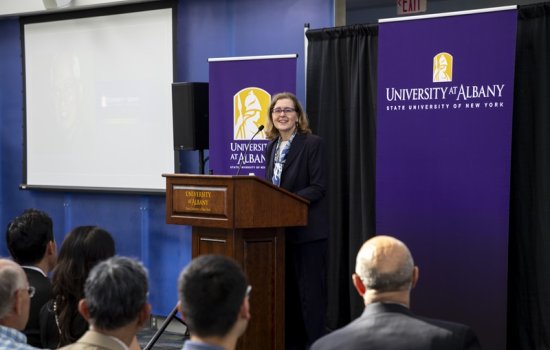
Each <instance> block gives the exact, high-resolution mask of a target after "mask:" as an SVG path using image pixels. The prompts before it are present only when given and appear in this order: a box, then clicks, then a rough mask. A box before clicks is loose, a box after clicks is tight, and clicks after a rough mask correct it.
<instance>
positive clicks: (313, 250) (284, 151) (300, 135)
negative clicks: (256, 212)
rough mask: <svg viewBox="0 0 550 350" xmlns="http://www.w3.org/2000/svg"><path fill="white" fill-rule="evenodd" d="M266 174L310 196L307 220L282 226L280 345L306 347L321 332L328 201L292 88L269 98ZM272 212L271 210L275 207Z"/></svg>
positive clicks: (314, 142) (315, 142)
mask: <svg viewBox="0 0 550 350" xmlns="http://www.w3.org/2000/svg"><path fill="white" fill-rule="evenodd" d="M268 113H269V114H268V118H267V126H266V136H267V138H268V139H269V140H271V141H270V142H269V144H268V145H267V148H266V154H265V159H266V166H265V169H266V179H267V180H268V181H270V182H272V183H273V184H274V185H276V186H279V187H281V188H284V189H285V190H288V191H290V192H293V193H295V194H297V195H299V196H301V197H303V198H305V199H307V200H309V202H310V203H309V209H308V224H307V226H305V227H289V228H287V229H286V233H287V234H286V235H285V239H286V247H285V252H286V257H285V259H286V273H285V345H286V349H287V350H291V349H300V350H303V349H306V348H309V346H311V344H312V343H313V342H314V341H315V340H316V339H318V338H319V337H321V336H322V335H324V334H325V333H326V325H325V320H326V317H325V313H326V308H327V287H326V284H327V282H326V274H327V272H326V264H327V262H326V261H327V258H326V255H327V240H328V207H327V201H326V197H325V193H326V187H327V182H326V166H327V164H326V159H325V150H324V143H323V140H322V139H321V138H320V137H319V136H317V135H313V134H312V133H311V129H310V128H309V121H308V117H307V114H306V112H305V111H304V109H303V108H302V105H301V104H300V102H299V101H298V99H297V98H296V96H295V95H294V94H291V93H289V92H283V93H279V94H276V95H274V96H273V97H272V99H271V105H270V106H269V112H268ZM275 215H276V213H275Z"/></svg>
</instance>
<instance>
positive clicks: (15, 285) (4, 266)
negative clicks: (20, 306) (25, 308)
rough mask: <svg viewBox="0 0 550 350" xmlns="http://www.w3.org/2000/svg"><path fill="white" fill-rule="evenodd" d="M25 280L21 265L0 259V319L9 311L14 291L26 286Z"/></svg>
mask: <svg viewBox="0 0 550 350" xmlns="http://www.w3.org/2000/svg"><path fill="white" fill-rule="evenodd" d="M26 280H27V277H26V275H25V271H23V269H22V268H21V266H19V265H18V264H17V263H15V262H13V261H11V260H8V259H0V319H3V318H4V317H5V316H6V315H7V314H8V313H10V311H11V309H12V306H13V302H14V293H15V291H17V290H18V289H21V288H27V282H26ZM25 322H26V321H25Z"/></svg>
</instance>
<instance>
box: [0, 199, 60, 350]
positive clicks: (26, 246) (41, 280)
mask: <svg viewBox="0 0 550 350" xmlns="http://www.w3.org/2000/svg"><path fill="white" fill-rule="evenodd" d="M6 243H7V246H8V249H9V251H10V254H11V256H12V258H13V260H14V261H15V262H16V263H18V264H19V265H21V267H22V268H23V270H24V271H25V273H26V274H27V279H28V281H29V284H30V285H31V286H33V287H34V288H35V290H36V292H35V294H34V297H33V298H32V299H31V308H30V313H29V321H28V322H27V326H26V327H25V329H24V330H23V333H25V335H26V336H27V341H28V343H29V344H30V345H32V346H34V347H37V348H41V347H42V342H41V341H40V324H39V315H40V309H41V308H42V306H43V305H44V304H46V303H47V302H48V300H50V298H51V296H52V285H51V282H50V280H49V278H48V273H49V272H50V271H51V270H52V269H53V268H54V266H55V262H56V259H57V255H56V246H55V240H54V236H53V224H52V219H51V218H50V217H49V215H48V214H46V213H45V212H43V211H40V210H36V209H28V210H26V211H25V212H23V214H21V215H20V216H18V217H16V218H15V219H13V220H12V222H11V223H10V224H9V225H8V229H7V231H6Z"/></svg>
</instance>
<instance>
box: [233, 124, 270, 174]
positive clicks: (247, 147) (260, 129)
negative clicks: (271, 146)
mask: <svg viewBox="0 0 550 350" xmlns="http://www.w3.org/2000/svg"><path fill="white" fill-rule="evenodd" d="M263 129H264V126H263V125H260V126H259V127H258V131H256V133H255V134H254V135H252V137H251V138H250V141H248V143H247V144H246V150H245V151H244V156H243V158H242V159H243V161H242V163H240V164H237V165H238V166H239V169H237V175H239V173H240V172H241V168H242V167H243V165H244V162H245V159H246V155H247V154H248V151H249V150H250V144H251V143H252V140H254V138H255V137H256V135H258V134H259V133H260V131H262V130H263Z"/></svg>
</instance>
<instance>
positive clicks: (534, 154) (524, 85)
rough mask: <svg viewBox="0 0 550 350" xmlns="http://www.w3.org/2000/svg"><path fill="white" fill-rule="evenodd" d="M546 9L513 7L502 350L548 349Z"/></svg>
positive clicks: (549, 11) (549, 41)
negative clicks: (514, 29)
mask: <svg viewBox="0 0 550 350" xmlns="http://www.w3.org/2000/svg"><path fill="white" fill-rule="evenodd" d="M549 18H550V4H549V3H543V4H536V5H527V6H521V7H520V8H519V18H518V34H517V41H516V47H517V48H516V70H515V88H514V127H513V136H512V174H511V175H512V178H511V192H510V236H509V257H508V261H509V268H508V281H509V283H508V349H524V350H530V349H533V350H544V349H550V21H549Z"/></svg>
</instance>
